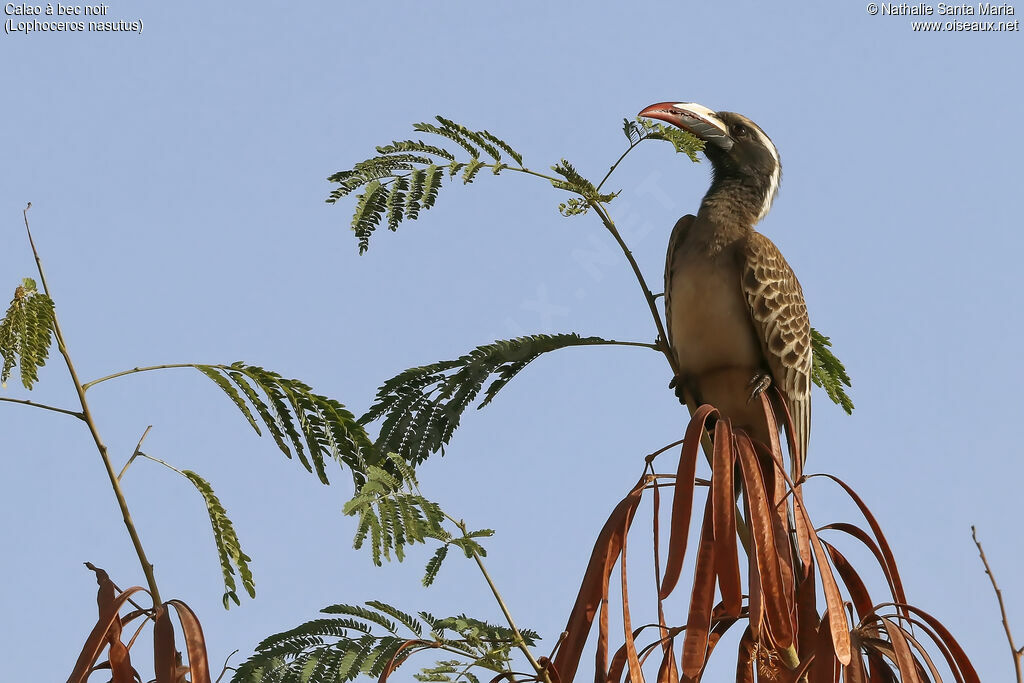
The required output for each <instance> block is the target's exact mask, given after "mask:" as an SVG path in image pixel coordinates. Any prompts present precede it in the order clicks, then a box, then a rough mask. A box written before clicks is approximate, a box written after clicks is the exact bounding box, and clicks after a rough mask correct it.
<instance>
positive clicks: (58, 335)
mask: <svg viewBox="0 0 1024 683" xmlns="http://www.w3.org/2000/svg"><path fill="white" fill-rule="evenodd" d="M31 207H32V203H31V202H29V203H28V206H26V207H25V210H24V211H22V216H23V217H24V219H25V233H26V234H27V235H28V243H29V246H31V247H32V255H33V256H34V257H35V260H36V269H37V270H38V271H39V280H40V282H41V283H42V285H43V292H45V294H46V296H48V297H50V299H51V300H53V295H52V294H51V293H50V287H49V285H48V284H47V282H46V275H45V274H44V273H43V262H42V259H40V258H39V251H38V250H37V249H36V243H35V241H34V240H33V239H32V229H31V228H30V227H29V224H28V210H29V209H30V208H31ZM53 336H54V338H55V339H56V340H57V348H58V349H60V354H61V356H63V357H64V363H65V364H66V365H67V366H68V373H69V374H70V375H71V381H72V382H73V383H74V385H75V392H76V393H77V394H78V401H79V403H80V404H81V405H82V419H83V420H84V421H85V423H86V425H88V426H89V433H90V434H91V435H92V439H93V442H95V444H96V450H97V451H99V454H100V459H101V460H103V467H104V469H105V470H106V471H107V477H108V478H109V479H110V486H111V488H112V489H113V490H114V497H115V498H116V499H117V505H118V507H119V508H120V509H121V517H122V518H123V519H124V526H125V528H126V529H127V530H128V536H129V537H130V538H131V540H132V545H133V546H134V547H135V554H136V555H137V556H138V558H139V564H141V565H142V573H143V574H145V575H146V583H147V584H148V585H149V593H150V596H151V597H152V598H153V603H154V604H156V605H159V604H160V603H161V600H160V590H159V589H158V588H157V584H156V575H155V574H154V573H153V565H152V564H151V563H150V561H149V559H148V558H147V557H146V551H145V550H144V549H143V547H142V539H141V538H139V532H138V530H137V529H136V528H135V522H134V521H132V515H131V512H130V511H129V510H128V502H127V501H126V500H125V497H124V492H123V491H122V490H121V484H120V482H118V480H117V474H115V473H114V466H113V464H111V462H110V455H109V453H107V447H106V445H105V444H104V443H103V438H102V437H101V436H100V432H99V428H98V427H97V426H96V421H95V420H93V417H92V412H91V411H90V410H89V402H88V401H86V399H85V387H83V386H82V382H81V380H79V379H78V372H77V371H76V370H75V364H74V363H73V362H72V361H71V354H70V353H68V347H67V344H66V343H65V342H64V333H63V332H62V331H61V328H60V321H59V320H58V318H57V312H56V310H54V313H53Z"/></svg>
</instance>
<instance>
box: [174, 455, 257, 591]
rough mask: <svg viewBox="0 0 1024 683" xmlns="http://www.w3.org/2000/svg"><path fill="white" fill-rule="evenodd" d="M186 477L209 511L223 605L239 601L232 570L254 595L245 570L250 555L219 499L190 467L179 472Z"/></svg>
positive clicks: (247, 572)
mask: <svg viewBox="0 0 1024 683" xmlns="http://www.w3.org/2000/svg"><path fill="white" fill-rule="evenodd" d="M181 473H182V474H183V475H184V476H185V478H186V479H188V480H189V481H190V482H192V485H193V486H195V487H196V489H197V490H198V491H199V494H200V495H201V496H202V497H203V501H204V502H205V503H206V511H207V513H209V515H210V524H211V526H213V542H214V544H215V545H216V546H217V556H218V557H219V558H220V569H221V575H222V576H223V577H224V596H223V598H222V600H223V602H224V609H228V608H229V607H230V606H231V602H234V603H235V604H236V605H240V604H242V603H241V601H239V599H238V593H236V592H235V591H236V586H235V570H236V569H237V570H238V576H239V578H241V580H242V587H243V588H245V592H246V593H248V594H249V597H250V598H255V597H256V584H255V583H254V582H253V578H252V572H251V571H250V570H249V561H250V558H249V556H248V555H246V554H245V553H243V552H242V546H241V544H240V543H239V542H238V534H236V533H235V525H234V524H232V523H231V520H230V519H229V518H228V513H227V511H226V510H225V509H224V506H223V505H221V504H220V499H219V498H217V495H216V494H215V493H214V492H213V487H212V486H210V484H209V482H207V481H206V480H205V479H203V478H202V477H200V476H199V475H198V474H196V473H195V472H193V471H191V470H183V471H182V472H181Z"/></svg>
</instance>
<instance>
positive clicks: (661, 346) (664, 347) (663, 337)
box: [587, 200, 679, 374]
mask: <svg viewBox="0 0 1024 683" xmlns="http://www.w3.org/2000/svg"><path fill="white" fill-rule="evenodd" d="M587 201H588V203H589V204H590V206H591V207H593V209H594V211H595V212H597V215H598V216H599V217H600V218H601V222H602V223H604V227H605V228H606V229H607V230H608V232H610V233H611V234H612V237H614V238H615V241H616V242H617V243H618V245H619V248H620V249H621V250H622V253H623V254H624V255H625V256H626V260H627V261H629V265H630V267H631V268H632V269H633V274H634V275H635V276H636V280H637V282H638V283H639V285H640V289H641V290H643V294H644V298H645V299H646V300H647V307H648V308H649V309H650V311H651V317H653V318H654V326H655V327H656V328H658V346H657V348H658V350H659V351H661V352H662V353H664V354H665V358H666V359H667V360H668V364H669V365H670V366H671V367H672V373H673V374H678V373H679V368H678V367H677V364H676V358H675V356H674V355H673V354H672V352H671V351H670V350H669V348H668V342H667V339H668V335H667V334H666V333H665V325H664V324H663V323H662V321H661V314H660V313H658V305H657V297H655V296H654V294H652V293H651V288H650V287H648V286H647V280H645V279H644V274H643V271H641V270H640V266H639V265H638V264H637V262H636V259H635V258H633V252H632V251H630V250H629V247H628V246H626V242H625V240H623V239H622V235H620V234H619V231H618V229H617V228H616V227H615V222H614V221H613V220H612V219H611V216H609V215H608V211H607V209H605V207H604V205H603V204H602V203H601V202H599V201H597V200H587Z"/></svg>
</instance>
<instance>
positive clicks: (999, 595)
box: [971, 525, 1024, 683]
mask: <svg viewBox="0 0 1024 683" xmlns="http://www.w3.org/2000/svg"><path fill="white" fill-rule="evenodd" d="M971 538H973V539H974V545H976V546H978V554H979V555H981V562H982V564H984V565H985V573H986V574H988V578H989V581H991V582H992V589H993V590H995V592H996V600H997V601H998V602H999V613H1000V614H1001V615H1002V617H1003V630H1004V631H1006V640H1007V641H1008V642H1009V643H1010V654H1012V655H1013V666H1014V669H1016V673H1017V683H1024V670H1022V667H1021V665H1022V660H1024V647H1022V648H1020V649H1017V645H1016V644H1015V643H1014V642H1013V632H1012V631H1011V630H1010V621H1009V619H1007V618H1006V605H1005V604H1003V592H1002V591H1001V590H999V584H997V583H996V576H995V574H993V573H992V568H991V567H989V566H988V559H986V557H985V551H984V550H982V548H981V541H979V540H978V533H977V531H976V530H975V528H974V525H971Z"/></svg>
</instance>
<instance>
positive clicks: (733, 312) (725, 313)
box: [665, 250, 763, 375]
mask: <svg viewBox="0 0 1024 683" xmlns="http://www.w3.org/2000/svg"><path fill="white" fill-rule="evenodd" d="M665 284H666V288H665V305H666V318H667V319H668V325H669V337H670V340H671V343H672V348H673V350H674V352H675V354H676V358H677V360H678V361H679V369H680V372H681V373H684V374H689V375H700V374H702V373H705V372H709V371H714V370H718V369H724V368H736V369H741V368H742V369H744V370H747V369H749V370H750V371H751V374H753V372H756V371H757V370H758V369H760V368H761V367H762V366H763V359H762V353H761V347H760V345H759V343H758V341H757V337H756V333H755V330H754V327H753V324H752V322H751V320H750V311H749V309H748V306H747V302H746V298H745V297H744V295H743V289H742V286H741V281H740V273H739V268H738V266H737V265H736V264H735V260H734V259H733V258H732V256H731V254H730V253H729V252H728V250H726V251H724V252H720V253H719V254H716V255H708V254H705V253H700V252H696V253H695V252H694V251H690V252H687V251H686V250H678V251H677V252H676V254H675V255H674V256H673V258H672V260H671V262H670V264H669V271H668V273H667V278H666V283H665Z"/></svg>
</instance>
